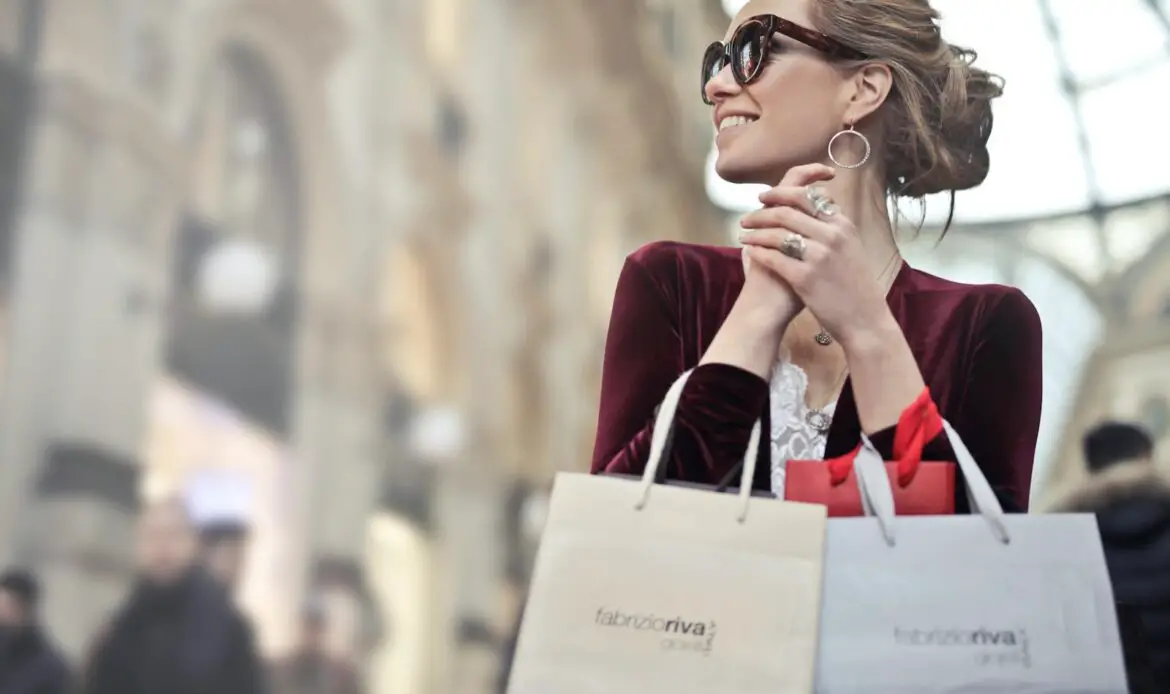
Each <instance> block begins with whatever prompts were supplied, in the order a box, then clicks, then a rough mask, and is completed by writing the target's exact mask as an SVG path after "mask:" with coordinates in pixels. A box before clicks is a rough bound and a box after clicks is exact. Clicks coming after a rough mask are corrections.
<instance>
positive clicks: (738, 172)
mask: <svg viewBox="0 0 1170 694" xmlns="http://www.w3.org/2000/svg"><path fill="white" fill-rule="evenodd" d="M715 173H717V174H719V178H722V179H723V180H725V181H727V182H728V183H737V184H751V183H763V182H764V179H765V176H764V175H763V173H762V172H761V171H760V168H759V167H754V166H748V165H746V162H741V161H735V160H733V159H730V158H725V157H723V156H720V157H719V158H718V159H716V160H715Z"/></svg>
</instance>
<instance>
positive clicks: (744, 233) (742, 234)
mask: <svg viewBox="0 0 1170 694" xmlns="http://www.w3.org/2000/svg"><path fill="white" fill-rule="evenodd" d="M751 235H752V232H751V231H749V230H747V229H743V230H741V231H740V232H739V234H737V236H738V237H739V240H740V241H743V240H744V239H746V238H749V237H750V236H751Z"/></svg>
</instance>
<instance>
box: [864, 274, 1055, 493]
mask: <svg viewBox="0 0 1170 694" xmlns="http://www.w3.org/2000/svg"><path fill="white" fill-rule="evenodd" d="M995 301H996V303H995V304H994V305H993V306H992V307H991V308H989V309H988V310H987V311H986V312H985V313H984V321H983V325H982V326H981V327H980V328H979V329H978V330H976V331H975V333H974V339H975V344H974V347H973V350H974V351H973V353H972V358H971V368H970V370H969V371H968V373H966V374H961V375H957V376H956V382H959V383H964V384H965V391H966V394H965V396H964V397H963V404H962V407H961V408H960V410H959V412H958V413H948V412H943V416H944V417H947V419H948V420H949V421H950V423H951V425H952V426H953V427H954V428H955V431H956V432H957V433H958V434H959V436H960V437H961V438H962V439H963V443H965V444H967V448H968V449H969V450H970V451H971V455H972V457H974V458H975V462H976V463H978V464H979V467H980V468H981V469H982V470H983V473H984V475H986V476H987V480H988V482H990V483H991V487H992V489H994V490H995V493H996V495H997V496H998V497H999V500H1000V503H1001V504H1003V507H1004V509H1005V510H1008V511H1020V512H1023V511H1027V510H1028V501H1029V496H1030V493H1031V489H1032V466H1033V463H1034V461H1035V457H1036V439H1037V437H1038V436H1039V432H1040V405H1041V400H1042V398H1043V384H1044V381H1043V373H1042V365H1043V355H1042V349H1043V336H1042V332H1041V327H1040V315H1039V314H1038V313H1037V312H1036V307H1035V306H1033V305H1032V302H1031V301H1029V300H1028V298H1027V297H1026V296H1024V294H1023V293H1022V292H1020V291H1019V290H1012V291H1010V292H1008V293H1005V294H1003V295H1001V296H1000V297H999V298H998V299H997V300H995ZM870 440H871V441H872V442H873V443H874V445H875V447H876V448H877V449H878V451H880V452H881V453H882V455H883V456H885V457H886V459H887V460H891V459H893V448H894V428H893V427H890V428H888V429H883V430H882V431H880V432H877V433H875V434H874V435H873V436H871V437H870ZM923 458H924V459H925V460H952V461H953V460H954V459H955V454H954V452H953V451H952V450H951V447H950V445H949V444H948V443H946V440H945V436H943V435H940V436H939V437H938V438H937V439H935V440H934V441H932V442H931V443H930V444H929V445H927V447H926V450H925V451H924V453H923ZM962 501H963V505H964V506H965V505H966V500H965V499H962Z"/></svg>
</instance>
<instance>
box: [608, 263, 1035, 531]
mask: <svg viewBox="0 0 1170 694" xmlns="http://www.w3.org/2000/svg"><path fill="white" fill-rule="evenodd" d="M743 281H744V272H743V264H742V261H741V259H740V250H739V249H738V248H723V247H714V246H697V245H689V244H680V243H674V242H657V243H652V244H649V245H647V246H644V247H642V248H641V249H639V250H637V251H635V252H634V253H633V254H631V255H630V256H629V258H627V259H626V263H625V266H624V267H623V268H622V272H621V276H620V278H619V279H618V285H617V292H616V294H615V297H614V304H613V312H612V314H611V316H610V325H609V335H608V338H607V340H606V346H605V363H604V366H603V372H602V379H601V407H600V414H599V416H598V426H597V440H596V443H595V446H594V450H593V463H592V471H593V472H594V473H625V474H641V473H642V471H643V470H644V469H645V466H646V461H647V457H648V455H649V452H650V435H651V430H652V429H653V422H654V415H655V410H656V408H657V407H658V405H659V403H660V402H661V401H662V398H663V396H665V394H666V391H667V389H668V388H669V387H670V385H671V383H673V382H674V380H675V379H676V378H678V376H679V375H680V374H682V373H683V372H684V371H686V370H687V369H691V368H695V367H696V366H697V365H698V363H699V359H700V358H701V357H702V356H703V353H704V352H705V351H706V349H707V347H708V345H710V343H711V340H712V338H714V336H715V333H716V332H717V331H718V330H719V328H720V326H721V325H722V324H723V321H724V319H725V318H726V317H727V314H728V312H729V311H730V310H731V307H732V304H734V303H735V300H736V298H737V297H738V296H739V292H740V289H741V287H742V286H743ZM888 302H889V306H890V310H891V312H892V313H893V315H894V318H895V319H896V320H897V321H898V324H899V325H900V326H901V327H902V331H903V333H904V334H905V335H906V341H907V342H908V343H909V345H910V349H911V351H912V352H913V353H914V356H915V358H916V359H917V361H918V367H919V369H921V371H922V376H923V379H924V380H925V381H926V384H927V386H928V387H929V388H930V392H931V395H932V397H933V398H934V401H935V403H936V404H937V405H938V408H939V411H940V412H941V413H942V416H943V417H944V418H945V419H946V420H947V421H949V422H950V423H951V424H952V425H953V426H954V428H955V430H956V431H957V432H958V433H959V435H960V436H961V437H962V438H963V441H964V442H965V443H966V444H967V447H968V448H969V449H970V450H971V454H972V455H973V456H974V457H975V460H976V462H978V463H979V465H980V466H981V467H982V469H983V471H984V473H985V474H986V475H987V479H988V480H989V481H990V482H991V485H992V487H993V488H994V489H995V491H996V493H997V494H998V495H999V497H1000V499H1001V501H1002V502H1003V504H1004V508H1005V509H1009V510H1018V511H1025V510H1027V507H1028V494H1029V489H1030V486H1031V480H1032V462H1033V457H1034V455H1035V449H1036V436H1037V433H1038V431H1039V427H1040V400H1041V331H1040V317H1039V315H1038V314H1037V313H1036V309H1035V307H1034V306H1033V305H1032V303H1031V301H1029V300H1028V298H1027V297H1026V296H1024V294H1023V293H1021V292H1020V291H1019V290H1018V289H1014V288H1011V287H1006V286H1002V285H967V284H959V283H957V282H951V281H948V280H945V279H941V278H939V277H934V276H932V275H928V274H926V273H924V272H919V271H917V270H914V269H912V268H910V267H909V266H908V265H903V267H902V269H901V270H900V271H899V272H898V274H897V276H896V277H895V278H894V282H893V285H892V287H891V288H890V291H889V295H888ZM768 391H769V384H768V382H767V381H765V380H764V379H762V378H760V377H759V376H757V375H755V374H753V373H751V372H749V371H745V370H743V369H740V368H737V367H734V366H730V365H726V364H705V365H703V366H700V367H698V368H695V372H694V373H693V374H692V375H691V378H690V381H689V382H688V383H687V387H686V389H685V390H684V392H683V395H682V399H681V402H680V404H679V409H678V415H677V417H676V421H675V427H674V429H675V431H674V438H673V444H672V446H671V447H670V453H669V455H670V459H669V460H668V461H666V463H667V466H668V467H667V469H668V475H669V477H670V478H671V479H677V480H684V481H688V482H697V483H700V484H717V483H718V482H719V481H721V480H722V479H724V478H725V477H726V476H727V474H728V473H729V472H732V471H733V469H734V468H736V467H737V466H738V464H739V463H740V461H741V459H742V458H743V455H744V452H745V451H746V449H747V439H748V434H749V433H750V432H751V428H752V425H753V424H754V423H755V420H756V419H757V418H761V417H762V418H763V431H764V432H765V433H766V432H768V431H770V430H771V429H770V423H769V419H770V417H769V409H770V408H769V406H768V397H769V396H768ZM860 437H861V425H860V422H859V420H858V415H857V407H856V405H855V403H854V399H853V390H852V385H851V382H850V381H849V380H846V381H845V384H844V386H843V389H842V391H841V396H840V399H839V400H838V403H837V409H836V413H835V416H834V417H833V423H832V426H831V428H830V429H829V436H828V442H827V444H826V447H825V456H826V457H830V458H832V457H836V456H840V455H844V454H846V453H848V452H849V451H851V450H852V449H853V448H854V447H855V446H856V445H857V444H858V443H859V441H860ZM870 439H871V440H872V441H873V442H874V444H875V445H876V446H877V447H878V449H879V450H880V451H881V452H882V454H883V455H884V456H885V457H886V459H891V458H892V447H893V429H892V428H891V429H887V430H884V431H880V432H873V433H872V435H871V436H870ZM925 453H926V455H925V458H926V459H927V460H954V454H953V453H952V452H951V449H950V446H949V444H947V443H946V441H945V437H940V438H939V439H937V440H935V441H933V442H931V444H930V445H929V446H928V447H927V449H926V452H925ZM770 457H771V456H770V446H768V445H761V446H760V457H759V461H758V465H757V466H756V475H755V481H754V487H755V488H756V489H760V490H767V489H769V487H770V484H771V482H770V479H771V473H770V469H771V466H770ZM956 493H957V495H958V496H957V499H956V501H957V508H959V509H961V510H965V509H966V508H967V503H966V494H965V493H963V492H962V491H961V489H960V490H956Z"/></svg>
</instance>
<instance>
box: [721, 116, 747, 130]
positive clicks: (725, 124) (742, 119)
mask: <svg viewBox="0 0 1170 694" xmlns="http://www.w3.org/2000/svg"><path fill="white" fill-rule="evenodd" d="M755 120H756V119H755V118H751V117H749V116H727V117H726V118H724V119H723V120H721V121H719V132H723V131H724V130H727V129H728V128H734V127H735V126H737V125H747V124H748V123H753V122H755Z"/></svg>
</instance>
